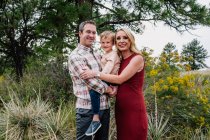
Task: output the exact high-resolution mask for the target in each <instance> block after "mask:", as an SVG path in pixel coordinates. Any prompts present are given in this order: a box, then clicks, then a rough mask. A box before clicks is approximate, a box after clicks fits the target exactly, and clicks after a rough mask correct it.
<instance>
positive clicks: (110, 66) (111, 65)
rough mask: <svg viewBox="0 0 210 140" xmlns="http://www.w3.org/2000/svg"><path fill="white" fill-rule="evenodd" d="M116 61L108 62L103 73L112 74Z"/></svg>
mask: <svg viewBox="0 0 210 140" xmlns="http://www.w3.org/2000/svg"><path fill="white" fill-rule="evenodd" d="M114 65H115V64H114V61H113V60H108V61H107V63H106V65H105V66H104V68H103V70H102V72H103V73H106V74H110V73H111V72H112V70H113V68H114Z"/></svg>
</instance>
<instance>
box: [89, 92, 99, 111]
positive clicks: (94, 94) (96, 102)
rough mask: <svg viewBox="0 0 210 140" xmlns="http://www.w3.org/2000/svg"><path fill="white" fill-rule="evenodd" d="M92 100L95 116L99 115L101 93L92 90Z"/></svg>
mask: <svg viewBox="0 0 210 140" xmlns="http://www.w3.org/2000/svg"><path fill="white" fill-rule="evenodd" d="M89 93H90V99H91V105H92V111H93V114H99V111H100V96H101V95H100V93H98V92H96V91H94V90H92V89H91V90H90V91H89Z"/></svg>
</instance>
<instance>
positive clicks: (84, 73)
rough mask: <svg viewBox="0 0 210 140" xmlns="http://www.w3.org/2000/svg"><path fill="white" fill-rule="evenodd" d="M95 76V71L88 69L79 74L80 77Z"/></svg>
mask: <svg viewBox="0 0 210 140" xmlns="http://www.w3.org/2000/svg"><path fill="white" fill-rule="evenodd" d="M95 76H96V72H95V71H93V70H90V69H84V72H82V73H81V74H80V77H81V78H82V79H89V78H93V77H95Z"/></svg>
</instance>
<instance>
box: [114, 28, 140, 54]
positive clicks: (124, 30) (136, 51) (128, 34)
mask: <svg viewBox="0 0 210 140" xmlns="http://www.w3.org/2000/svg"><path fill="white" fill-rule="evenodd" d="M119 31H123V32H125V34H126V35H127V36H128V39H129V40H130V42H131V48H130V50H131V51H132V52H134V53H137V54H141V51H139V50H138V49H137V48H136V43H135V38H134V36H133V34H132V33H131V31H130V30H128V29H126V28H121V29H118V30H117V31H116V33H115V45H116V48H117V44H116V35H117V32H119ZM117 50H118V49H117ZM118 52H119V50H118Z"/></svg>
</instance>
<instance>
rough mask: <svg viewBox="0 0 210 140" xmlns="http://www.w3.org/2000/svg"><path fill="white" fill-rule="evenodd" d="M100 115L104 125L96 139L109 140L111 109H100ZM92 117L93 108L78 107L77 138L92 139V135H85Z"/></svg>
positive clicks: (82, 139) (81, 139)
mask: <svg viewBox="0 0 210 140" xmlns="http://www.w3.org/2000/svg"><path fill="white" fill-rule="evenodd" d="M99 116H100V122H101V124H102V125H101V128H100V129H99V130H98V132H97V133H96V134H95V138H94V140H108V135H109V122H110V109H106V110H100V113H99ZM92 119H93V112H92V110H91V109H83V108H77V109H76V126H77V140H92V136H86V135H85V132H86V130H87V129H88V127H89V125H90V123H91V121H92Z"/></svg>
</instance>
